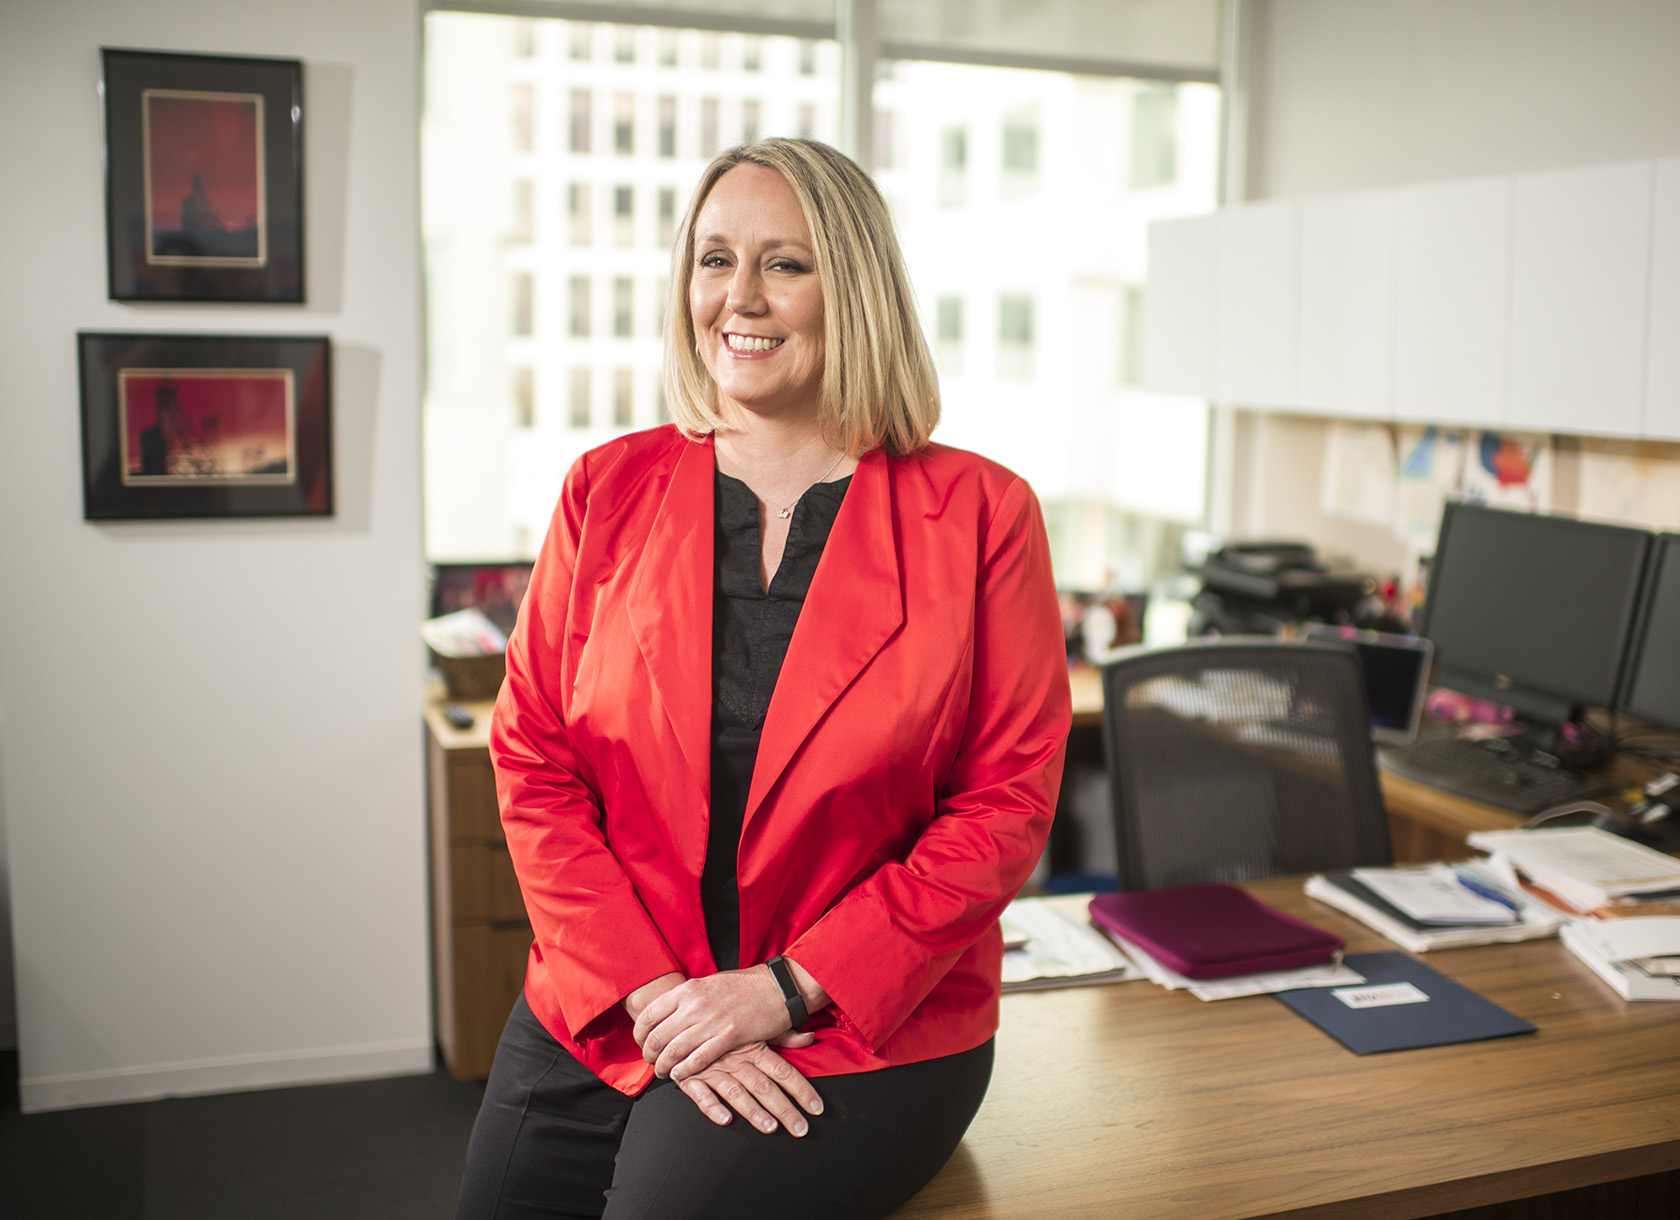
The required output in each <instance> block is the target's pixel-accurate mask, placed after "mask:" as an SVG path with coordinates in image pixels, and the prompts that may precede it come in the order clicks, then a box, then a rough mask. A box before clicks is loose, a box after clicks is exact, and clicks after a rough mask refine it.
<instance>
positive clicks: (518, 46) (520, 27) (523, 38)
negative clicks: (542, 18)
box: [513, 17, 537, 59]
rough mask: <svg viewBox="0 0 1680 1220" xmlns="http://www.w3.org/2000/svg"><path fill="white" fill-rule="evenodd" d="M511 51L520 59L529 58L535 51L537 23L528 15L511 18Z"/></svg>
mask: <svg viewBox="0 0 1680 1220" xmlns="http://www.w3.org/2000/svg"><path fill="white" fill-rule="evenodd" d="M513 53H514V54H515V55H517V56H519V58H520V59H530V58H531V57H532V56H533V55H535V54H536V53H537V23H536V22H535V21H532V20H531V19H530V18H529V17H515V18H514V19H513Z"/></svg>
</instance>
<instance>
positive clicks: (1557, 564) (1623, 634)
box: [1421, 503, 1651, 724]
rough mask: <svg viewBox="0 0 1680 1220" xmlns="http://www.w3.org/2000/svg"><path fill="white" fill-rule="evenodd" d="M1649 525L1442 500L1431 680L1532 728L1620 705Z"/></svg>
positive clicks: (1430, 625) (1430, 618) (1428, 625)
mask: <svg viewBox="0 0 1680 1220" xmlns="http://www.w3.org/2000/svg"><path fill="white" fill-rule="evenodd" d="M1650 541H1651V536H1650V534H1648V533H1646V532H1645V531H1644V530H1637V529H1628V528H1626V527H1623V526H1616V525H1602V524H1597V523H1593V522H1586V521H1576V520H1573V519H1571V518H1567V517H1552V516H1545V515H1542V514H1535V513H1516V512H1506V511H1503V510H1500V509H1492V508H1487V507H1484V506H1480V505H1472V504H1458V503H1455V504H1449V505H1448V506H1447V511H1446V513H1445V515H1444V516H1443V517H1442V520H1441V534H1440V540H1439V543H1438V545H1437V547H1436V552H1435V559H1434V562H1433V563H1432V564H1431V566H1430V570H1429V598H1428V602H1427V604H1426V606H1425V609H1424V618H1423V624H1422V631H1421V634H1422V635H1424V636H1426V637H1427V638H1428V639H1430V640H1432V641H1433V642H1434V644H1435V665H1436V670H1435V674H1436V682H1437V683H1438V684H1439V685H1442V686H1447V687H1450V688H1452V689H1453V690H1459V691H1463V692H1464V693H1466V694H1470V695H1476V696H1479V697H1481V698H1486V699H1493V700H1496V701H1498V702H1501V703H1505V704H1508V705H1510V706H1512V707H1514V708H1515V709H1516V710H1517V712H1518V714H1519V715H1522V716H1524V717H1525V718H1528V719H1530V720H1535V721H1542V722H1544V721H1550V722H1551V723H1554V724H1555V723H1558V722H1561V721H1563V720H1565V719H1567V718H1568V717H1569V716H1570V715H1571V714H1572V711H1573V709H1574V708H1575V707H1577V706H1580V705H1586V706H1594V707H1612V706H1615V705H1616V703H1617V700H1618V696H1619V694H1620V679H1621V674H1622V667H1623V662H1624V659H1625V657H1626V655H1627V646H1628V642H1629V639H1630V636H1631V632H1632V628H1633V622H1634V615H1635V611H1636V609H1637V607H1638V602H1639V589H1640V577H1641V574H1642V572H1643V569H1644V565H1645V557H1646V553H1647V551H1648V549H1649V546H1650Z"/></svg>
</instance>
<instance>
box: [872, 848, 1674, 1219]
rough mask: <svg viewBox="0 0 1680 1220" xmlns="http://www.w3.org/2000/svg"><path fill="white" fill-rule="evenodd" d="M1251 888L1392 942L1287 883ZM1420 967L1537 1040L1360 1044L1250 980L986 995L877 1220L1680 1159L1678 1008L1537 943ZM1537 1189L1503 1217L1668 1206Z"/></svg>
mask: <svg viewBox="0 0 1680 1220" xmlns="http://www.w3.org/2000/svg"><path fill="white" fill-rule="evenodd" d="M1251 888H1253V890H1254V892H1255V893H1257V894H1259V895H1260V896H1261V897H1262V898H1264V899H1265V900H1266V901H1269V902H1272V903H1273V904H1274V905H1277V906H1279V907H1281V908H1283V909H1285V910H1289V911H1291V912H1293V913H1295V914H1298V915H1302V916H1304V917H1306V918H1308V919H1310V920H1312V921H1313V922H1314V923H1316V924H1319V925H1320V926H1322V927H1324V928H1327V929H1330V930H1331V931H1334V932H1336V933H1337V934H1338V935H1341V936H1342V937H1344V938H1345V939H1346V940H1347V941H1348V945H1349V949H1350V951H1353V952H1360V951H1365V950H1373V949H1390V948H1393V946H1392V945H1390V944H1389V943H1388V942H1387V941H1384V940H1383V939H1382V938H1380V937H1378V936H1377V935H1375V934H1374V933H1372V932H1370V931H1368V930H1367V929H1365V928H1364V927H1363V925H1360V924H1358V923H1356V922H1354V921H1353V920H1351V919H1348V918H1346V917H1344V916H1342V915H1341V914H1340V913H1339V912H1337V911H1334V910H1332V909H1331V908H1329V907H1326V906H1324V905H1322V904H1320V903H1318V902H1315V901H1313V900H1311V899H1308V898H1306V897H1304V896H1303V895H1302V894H1301V892H1300V882H1299V880H1298V879H1293V880H1288V881H1270V882H1261V883H1258V884H1256V885H1254V886H1253V887H1251ZM1424 960H1425V961H1427V962H1428V963H1429V964H1430V965H1431V966H1433V967H1434V968H1435V969H1437V970H1440V971H1441V972H1442V973H1444V974H1447V975H1449V976H1451V977H1453V978H1455V979H1457V980H1458V981H1459V982H1461V983H1464V984H1465V985H1466V986H1469V987H1471V988H1474V989H1475V990H1476V991H1478V992H1480V993H1481V994H1483V995H1485V996H1487V997H1488V998H1489V999H1491V1000H1493V1001H1495V1002H1496V1003H1499V1004H1501V1005H1503V1006H1504V1007H1506V1008H1508V1009H1510V1010H1511V1011H1512V1012H1514V1013H1516V1014H1517V1015H1518V1016H1520V1017H1523V1018H1525V1019H1527V1020H1529V1021H1531V1022H1533V1023H1534V1024H1535V1025H1537V1026H1539V1027H1540V1032H1539V1033H1538V1034H1534V1035H1530V1036H1526V1037H1520V1038H1511V1039H1503V1040H1498V1041H1493V1042H1476V1043H1469V1044H1466V1045H1461V1046H1448V1047H1436V1048H1429V1049H1423V1050H1411V1051H1400V1052H1396V1053H1393V1054H1386V1055H1370V1056H1363V1057H1362V1056H1358V1055H1354V1054H1352V1053H1351V1052H1349V1051H1347V1050H1344V1049H1343V1048H1342V1046H1341V1044H1340V1043H1338V1042H1336V1041H1335V1040H1334V1039H1332V1038H1330V1037H1329V1035H1327V1034H1324V1033H1322V1032H1320V1031H1319V1030H1318V1029H1317V1028H1316V1027H1315V1026H1313V1025H1311V1024H1309V1023H1308V1022H1306V1021H1305V1020H1303V1019H1302V1018H1300V1017H1298V1016H1296V1015H1295V1014H1294V1013H1293V1012H1291V1011H1290V1010H1288V1009H1287V1008H1285V1007H1284V1006H1283V1005H1282V1004H1280V1003H1278V1002H1277V1001H1276V1000H1274V999H1272V998H1270V997H1269V996H1253V997H1248V998H1244V999H1237V1000H1223V1001H1219V1002H1217V1003H1211V1004H1206V1003H1203V1002H1202V1001H1200V1000H1197V999H1195V998H1194V997H1192V996H1190V995H1187V994H1185V993H1183V992H1169V991H1165V990H1163V989H1161V988H1159V987H1156V986H1155V985H1154V984H1152V983H1148V982H1132V983H1118V984H1109V985H1106V986H1100V987H1083V988H1070V989H1066V990H1062V991H1044V992H1033V993H1025V994H1017V995H1008V996H1005V997H1004V999H1003V1022H1002V1028H1001V1030H1000V1031H999V1033H998V1039H997V1067H996V1070H995V1072H994V1075H993V1078H992V1086H991V1090H990V1092H989V1094H988V1095H987V1098H986V1102H985V1105H984V1106H983V1107H982V1108H981V1110H980V1114H979V1116H978V1117H977V1118H976V1120H975V1123H974V1126H973V1127H972V1128H971V1129H970V1130H969V1133H968V1136H967V1138H966V1139H965V1140H964V1141H963V1145H962V1147H961V1148H959V1149H958V1152H957V1154H956V1156H955V1157H953V1158H952V1160H951V1162H950V1164H948V1165H947V1166H946V1167H945V1169H944V1170H943V1171H942V1172H941V1173H940V1175H939V1176H938V1177H937V1178H935V1179H934V1181H933V1182H932V1183H931V1184H930V1185H929V1186H928V1187H927V1189H925V1190H924V1191H922V1193H921V1194H920V1195H918V1196H917V1197H916V1198H915V1199H913V1200H912V1201H911V1202H910V1203H909V1204H907V1205H906V1206H905V1207H903V1208H901V1209H900V1210H899V1211H897V1212H895V1213H894V1220H924V1218H932V1217H939V1218H940V1220H1055V1218H1062V1220H1075V1218H1079V1220H1085V1218H1092V1220H1094V1218H1096V1217H1124V1218H1125V1220H1235V1218H1238V1217H1242V1218H1248V1217H1261V1216H1289V1217H1294V1218H1297V1220H1306V1218H1309V1217H1310V1218H1313V1220H1328V1218H1330V1217H1338V1218H1341V1217H1353V1218H1360V1220H1378V1218H1383V1220H1404V1218H1407V1217H1417V1216H1430V1215H1437V1214H1442V1213H1448V1212H1451V1211H1454V1210H1456V1209H1461V1208H1468V1207H1474V1206H1482V1205H1487V1204H1494V1203H1498V1202H1501V1201H1505V1200H1512V1199H1525V1198H1528V1197H1529V1196H1535V1195H1543V1194H1548V1193H1550V1192H1556V1191H1563V1190H1569V1189H1572V1188H1577V1187H1585V1186H1590V1185H1593V1184H1596V1183H1603V1182H1612V1181H1616V1180H1619V1179H1626V1178H1634V1177H1638V1176H1640V1175H1649V1174H1659V1173H1664V1172H1666V1171H1671V1170H1675V1169H1676V1168H1680V1054H1677V1051H1680V1005H1668V1004H1652V1003H1647V1004H1630V1003H1627V1002H1626V1001H1623V1000H1621V999H1619V998H1618V997H1617V996H1616V995H1615V994H1614V993H1612V992H1611V991H1610V990H1609V989H1608V988H1607V987H1605V986H1604V985H1603V984H1602V983H1600V982H1599V981H1598V979H1597V978H1596V977H1595V976H1594V975H1593V974H1592V973H1591V972H1590V971H1589V970H1588V969H1587V968H1586V967H1585V966H1583V965H1580V964H1579V963H1578V962H1576V960H1575V959H1574V958H1573V957H1572V956H1570V954H1569V953H1568V952H1567V951H1566V950H1565V949H1564V948H1563V947H1562V945H1560V944H1559V943H1558V942H1557V941H1555V940H1547V941H1536V942H1530V943H1528V944H1522V945H1501V946H1489V947H1485V948H1477V949H1458V950H1453V951H1450V952H1444V953H1432V954H1428V955H1426V957H1425V958H1424ZM1671 1185H1672V1180H1671V1179H1660V1178H1659V1179H1655V1180H1647V1181H1645V1182H1643V1183H1628V1184H1626V1186H1625V1187H1624V1189H1640V1188H1643V1189H1645V1190H1646V1191H1647V1192H1649V1191H1652V1190H1661V1189H1667V1188H1668V1187H1669V1186H1671ZM1546 1204H1547V1201H1544V1200H1539V1201H1536V1202H1534V1203H1530V1204H1524V1205H1522V1206H1523V1207H1524V1208H1525V1211H1524V1214H1525V1215H1527V1216H1553V1215H1558V1216H1563V1215H1582V1214H1592V1215H1599V1214H1604V1215H1610V1214H1616V1215H1626V1216H1629V1217H1643V1216H1657V1215H1674V1214H1680V1208H1676V1207H1675V1206H1674V1205H1673V1200H1665V1201H1663V1202H1662V1203H1660V1204H1642V1205H1640V1206H1639V1207H1637V1208H1634V1209H1632V1210H1627V1209H1623V1210H1619V1211H1616V1212H1613V1213H1612V1212H1604V1213H1599V1212H1592V1213H1586V1212H1581V1211H1573V1210H1569V1209H1570V1208H1573V1207H1576V1206H1579V1202H1578V1200H1576V1201H1572V1202H1570V1203H1567V1204H1562V1205H1556V1206H1559V1207H1561V1208H1562V1210H1552V1211H1548V1210H1546Z"/></svg>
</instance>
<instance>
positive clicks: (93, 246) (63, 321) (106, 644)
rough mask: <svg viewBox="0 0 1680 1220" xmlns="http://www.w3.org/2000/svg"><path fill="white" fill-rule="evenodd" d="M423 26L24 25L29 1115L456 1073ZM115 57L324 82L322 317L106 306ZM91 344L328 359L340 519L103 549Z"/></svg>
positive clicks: (20, 754)
mask: <svg viewBox="0 0 1680 1220" xmlns="http://www.w3.org/2000/svg"><path fill="white" fill-rule="evenodd" d="M418 32H419V21H418V14H417V6H416V3H415V0H357V2H356V3H353V4H345V3H342V2H341V0H288V2H286V3H282V4H274V3H263V2H259V0H221V2H219V3H216V4H205V3H202V0H55V2H53V3H43V2H40V0H36V2H33V3H9V4H7V5H5V7H4V9H3V10H0V116H3V117H0V165H4V166H6V167H7V169H6V170H5V182H6V186H7V188H8V189H7V190H5V191H4V192H3V193H0V267H4V268H5V271H4V276H3V278H0V367H4V368H5V370H6V377H5V380H4V382H3V386H4V389H3V390H0V573H3V575H0V813H3V816H4V821H5V848H4V850H5V867H6V871H7V872H8V873H9V877H10V888H11V921H12V928H11V930H12V937H11V940H12V943H13V945H14V947H15V968H16V979H17V989H16V1011H17V1024H18V1035H19V1043H20V1053H21V1074H22V1091H23V1099H24V1105H25V1108H26V1109H27V1108H47V1107H52V1106H60V1105H76V1104H87V1103H93V1102H99V1101H105V1100H121V1099H126V1098H137V1097H145V1096H156V1095H160V1094H166V1093H174V1092H196V1091H205V1090H213V1089H221V1088H238V1087H248V1086H254V1085H261V1084H267V1083H284V1082H288V1081H296V1080H320V1079H328V1078H334V1077H345V1076H359V1075H373V1074H378V1073H382V1072H400V1071H410V1070H424V1069H425V1068H426V1067H427V1066H428V1065H429V1063H430V1060H431V1031H430V1025H429V1018H428V994H427V970H426V963H427V941H426V914H425V911H426V905H425V904H426V882H425V845H424V833H423V818H424V813H423V793H422V760H421V752H420V740H421V739H420V724H419V715H418V709H419V704H420V677H421V672H420V669H421V667H420V660H419V656H418V649H417V644H416V637H415V630H414V627H415V623H416V621H417V620H418V619H419V618H420V617H421V614H422V609H423V586H424V574H423V566H422V563H421V544H420V483H419V472H420V461H419V436H420V430H419V420H418V404H419V399H420V337H419V336H420V328H419V283H418V278H419V276H418V265H419V259H418V248H419V238H418V220H417V197H418V195H417V190H416V140H417V137H416V132H417V101H416V82H417V40H418ZM101 46H112V47H143V48H158V49H168V50H183V51H206V52H226V53H246V54H262V55H280V56H290V57H297V58H300V59H302V60H303V61H304V65H305V67H304V103H305V144H306V157H307V160H306V168H305V178H304V181H305V189H306V192H307V219H306V225H307V228H306V242H307V258H308V262H307V276H308V292H309V303H308V304H307V305H305V306H302V307H291V308H280V307H264V306H251V305H242V306H221V307H206V306H175V305H149V306H144V307H135V306H127V305H119V304H115V303H112V302H110V301H108V300H106V296H105V254H104V240H103V232H104V215H103V202H102V199H103V193H102V192H103V187H102V168H101V141H102V135H101V114H100V102H99V97H98V94H97V91H96V85H97V81H98V76H99V65H100V59H99V48H100V47H101ZM79 329H84V330H90V329H113V330H123V329H132V330H159V331H178V332H195V331H231V332H246V333H252V332H255V333H263V332H285V331H296V332H311V333H326V334H329V335H331V337H332V339H333V342H334V361H335V376H334V387H333V390H334V403H333V411H334V459H335V465H336V471H335V482H336V499H337V504H338V509H337V513H336V515H335V516H334V517H333V518H331V519H298V520H269V521H225V522H210V521H200V522H156V523H119V524H98V525H95V524H90V523H87V522H84V521H83V520H82V515H81V486H80V479H81V476H80V473H79V469H80V459H79V448H78V446H79V432H78V422H77V384H76V361H75V351H76V338H75V333H76V331H77V330H79ZM0 965H3V963H0ZM6 999H7V997H6V995H5V994H4V993H3V992H0V1005H3V1004H4V1001H5V1000H6ZM3 1019H4V1017H3V1009H0V1020H3ZM0 1032H3V1031H0Z"/></svg>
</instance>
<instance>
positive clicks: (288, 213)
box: [101, 48, 304, 302]
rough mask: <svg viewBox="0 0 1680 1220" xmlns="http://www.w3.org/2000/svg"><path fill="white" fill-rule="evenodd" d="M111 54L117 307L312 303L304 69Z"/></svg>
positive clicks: (109, 159) (108, 132)
mask: <svg viewBox="0 0 1680 1220" xmlns="http://www.w3.org/2000/svg"><path fill="white" fill-rule="evenodd" d="M101 56H102V65H103V76H102V89H103V93H104V99H105V233H106V248H107V263H106V269H107V287H108V292H109V295H110V298H111V300H113V301H256V302H302V301H303V299H304V277H303V65H302V62H301V61H300V60H296V59H265V58H258V57H254V56H241V55H194V54H179V53H170V52H160V51H139V50H120V49H113V48H105V49H103V50H102V51H101Z"/></svg>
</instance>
